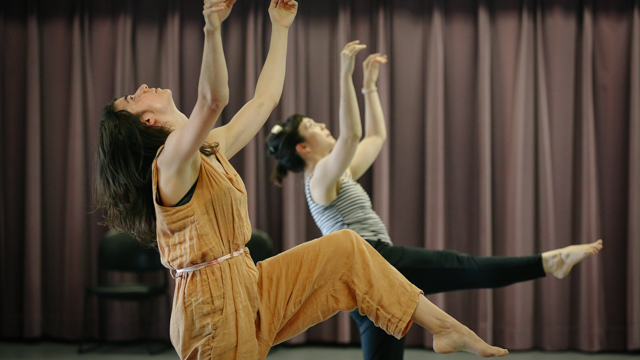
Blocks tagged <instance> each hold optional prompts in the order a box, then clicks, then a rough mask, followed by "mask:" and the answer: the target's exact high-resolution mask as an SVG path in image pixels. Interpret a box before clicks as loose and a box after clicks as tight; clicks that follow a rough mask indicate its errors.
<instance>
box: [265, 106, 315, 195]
mask: <svg viewBox="0 0 640 360" xmlns="http://www.w3.org/2000/svg"><path fill="white" fill-rule="evenodd" d="M305 117H306V116H304V115H300V114H294V115H291V116H289V117H288V118H287V120H285V121H283V122H280V123H278V124H277V125H276V126H281V127H282V130H280V131H278V132H273V130H272V132H271V133H270V134H269V136H267V152H268V153H269V155H272V156H273V157H274V158H275V159H276V160H277V161H278V164H277V165H276V168H275V169H274V170H273V173H272V174H271V180H272V181H273V182H274V183H275V184H276V185H282V181H283V180H284V178H285V176H287V173H288V172H289V171H293V172H302V171H303V170H304V166H305V161H304V159H303V158H302V156H300V154H298V151H297V150H296V145H298V144H300V143H301V142H303V141H304V140H305V139H304V137H303V136H302V135H301V134H300V131H299V130H298V128H299V127H300V123H301V122H302V120H303V119H304V118H305Z"/></svg>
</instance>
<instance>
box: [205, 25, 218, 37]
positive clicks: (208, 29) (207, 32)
mask: <svg viewBox="0 0 640 360" xmlns="http://www.w3.org/2000/svg"><path fill="white" fill-rule="evenodd" d="M202 31H204V35H205V36H208V35H209V36H210V35H215V34H219V33H220V28H217V29H214V28H212V27H211V26H208V25H205V26H204V28H203V29H202Z"/></svg>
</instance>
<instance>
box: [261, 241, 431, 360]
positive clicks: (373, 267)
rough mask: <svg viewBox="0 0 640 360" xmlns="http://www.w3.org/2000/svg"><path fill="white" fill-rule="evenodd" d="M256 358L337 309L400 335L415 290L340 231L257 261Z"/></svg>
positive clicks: (410, 311)
mask: <svg viewBox="0 0 640 360" xmlns="http://www.w3.org/2000/svg"><path fill="white" fill-rule="evenodd" d="M258 271H259V273H260V276H259V279H258V294H259V298H260V309H259V311H258V316H257V319H256V332H257V337H258V342H259V346H260V358H263V357H264V356H266V354H267V352H268V351H269V348H270V347H271V346H272V345H275V344H277V343H280V342H282V341H285V340H288V339H290V338H292V337H293V336H295V335H297V334H299V333H301V332H303V331H304V330H306V329H307V328H309V327H310V326H312V325H314V324H317V323H319V322H321V321H323V320H326V319H327V318H329V317H331V316H333V315H334V314H335V313H337V312H338V311H340V310H343V311H351V310H353V309H354V308H356V307H358V308H360V310H361V311H362V312H363V313H365V314H367V316H368V317H369V318H370V319H371V320H372V321H373V322H374V323H375V325H376V326H379V327H380V328H382V329H383V330H385V331H386V332H387V333H389V334H392V335H394V336H396V337H398V338H400V337H402V336H404V334H406V332H407V331H408V330H409V327H410V326H411V324H412V321H411V317H412V315H413V313H414V311H415V309H416V307H417V305H418V301H419V297H418V295H419V294H420V293H421V291H420V289H418V288H417V287H415V286H414V285H413V284H411V283H410V282H409V281H408V280H407V279H406V278H404V277H403V276H402V275H401V274H400V273H399V272H398V271H397V270H396V269H395V268H393V267H392V266H391V265H390V264H389V263H388V262H387V261H386V260H384V258H382V256H380V254H378V252H377V251H376V250H375V249H373V247H371V246H370V245H369V244H368V243H367V242H366V241H365V240H363V239H362V238H360V237H359V236H358V235H357V234H356V233H355V232H353V231H350V230H342V231H338V232H335V233H332V234H329V235H326V236H324V237H322V238H320V239H316V240H313V241H309V242H307V243H304V244H302V245H299V246H296V247H295V248H293V249H291V250H288V251H286V252H284V253H282V254H279V255H277V256H275V257H272V258H269V259H267V260H265V261H262V262H260V263H259V264H258Z"/></svg>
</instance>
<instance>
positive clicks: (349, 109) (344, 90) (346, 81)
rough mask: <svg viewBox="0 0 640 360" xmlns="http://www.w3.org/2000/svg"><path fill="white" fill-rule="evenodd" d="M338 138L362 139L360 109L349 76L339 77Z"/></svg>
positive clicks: (342, 75)
mask: <svg viewBox="0 0 640 360" xmlns="http://www.w3.org/2000/svg"><path fill="white" fill-rule="evenodd" d="M339 115H340V138H343V137H349V138H353V139H356V140H360V138H362V124H361V122H360V109H359V108H358V99H357V98H356V91H355V88H354V86H353V79H352V76H351V74H344V73H343V74H341V75H340V110H339Z"/></svg>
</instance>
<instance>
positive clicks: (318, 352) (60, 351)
mask: <svg viewBox="0 0 640 360" xmlns="http://www.w3.org/2000/svg"><path fill="white" fill-rule="evenodd" d="M141 358H147V359H149V360H177V359H178V356H177V355H176V354H175V352H174V351H173V349H170V350H168V351H166V352H164V353H162V354H158V355H153V356H150V355H148V354H147V353H146V348H145V347H144V346H141V345H117V346H116V345H105V346H103V347H101V348H99V349H98V350H96V351H94V352H90V353H87V354H83V355H78V354H77V353H76V345H74V344H69V343H55V342H39V343H32V344H28V343H10V342H0V359H3V360H4V359H7V360H8V359H11V360H13V359H16V360H22V359H26V360H36V359H53V360H62V359H65V360H66V359H77V360H134V359H135V360H138V359H141ZM267 358H268V359H269V360H294V359H295V360H300V359H304V360H320V359H331V360H360V359H362V353H361V352H360V349H358V348H343V347H318V346H305V347H276V348H274V349H273V350H272V351H271V352H270V353H269V356H268V357H267ZM404 358H405V360H417V359H443V360H464V359H469V360H470V359H478V357H476V356H474V355H471V354H460V353H457V354H449V355H438V354H435V353H434V352H433V351H430V350H423V349H407V350H406V351H405V357H404ZM507 358H508V359H513V360H555V359H560V360H581V359H586V360H622V359H635V360H640V354H639V353H634V354H612V353H606V354H603V353H598V354H593V353H579V352H545V351H515V352H512V353H511V354H509V356H508V357H507Z"/></svg>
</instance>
